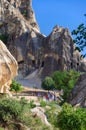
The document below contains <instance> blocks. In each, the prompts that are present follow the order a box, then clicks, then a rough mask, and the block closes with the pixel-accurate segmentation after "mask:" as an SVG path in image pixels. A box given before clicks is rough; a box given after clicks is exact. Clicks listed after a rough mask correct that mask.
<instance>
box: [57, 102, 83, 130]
mask: <svg viewBox="0 0 86 130" xmlns="http://www.w3.org/2000/svg"><path fill="white" fill-rule="evenodd" d="M57 125H58V127H59V128H60V130H85V129H86V109H84V108H74V107H72V106H71V105H69V104H67V103H65V104H64V105H63V107H62V111H61V112H60V113H59V114H58V116H57Z"/></svg>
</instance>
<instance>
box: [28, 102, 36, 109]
mask: <svg viewBox="0 0 86 130" xmlns="http://www.w3.org/2000/svg"><path fill="white" fill-rule="evenodd" d="M29 106H30V108H34V107H36V105H35V104H34V100H31V101H30V102H29Z"/></svg>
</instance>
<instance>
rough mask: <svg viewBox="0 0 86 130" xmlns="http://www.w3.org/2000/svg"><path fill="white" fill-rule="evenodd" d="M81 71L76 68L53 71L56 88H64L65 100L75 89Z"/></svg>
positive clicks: (63, 96)
mask: <svg viewBox="0 0 86 130" xmlns="http://www.w3.org/2000/svg"><path fill="white" fill-rule="evenodd" d="M79 76H80V73H79V72H77V71H74V70H70V71H56V72H54V73H53V75H52V78H53V80H54V82H55V88H56V89H59V90H61V89H62V90H63V95H62V98H63V99H64V100H63V102H64V101H66V100H67V98H68V96H69V93H70V92H71V90H72V89H73V87H74V85H75V84H76V82H77V80H78V78H79Z"/></svg>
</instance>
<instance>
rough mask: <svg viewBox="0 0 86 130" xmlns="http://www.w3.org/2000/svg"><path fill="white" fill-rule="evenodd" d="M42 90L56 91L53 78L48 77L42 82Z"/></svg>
mask: <svg viewBox="0 0 86 130" xmlns="http://www.w3.org/2000/svg"><path fill="white" fill-rule="evenodd" d="M42 88H43V89H45V90H51V89H54V81H53V79H52V78H51V77H48V76H47V77H46V78H45V79H44V80H43V82H42Z"/></svg>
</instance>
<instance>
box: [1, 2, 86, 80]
mask: <svg viewBox="0 0 86 130" xmlns="http://www.w3.org/2000/svg"><path fill="white" fill-rule="evenodd" d="M0 1H1V4H0V37H1V39H2V40H4V41H5V44H6V46H7V47H8V49H9V51H10V52H11V54H12V55H13V56H14V57H15V58H16V60H17V62H18V65H19V72H21V74H22V75H23V76H26V75H28V74H30V73H32V72H34V71H36V70H38V71H37V72H38V75H39V76H40V77H41V78H44V77H45V76H48V75H51V74H52V73H53V72H54V71H55V70H69V69H75V70H80V71H86V61H85V60H83V59H81V55H80V53H79V52H78V51H75V47H74V44H73V41H72V38H71V35H70V33H69V31H68V29H65V28H63V27H58V26H55V27H54V28H53V31H52V32H51V33H50V35H49V36H48V37H45V36H44V35H43V34H41V33H40V30H39V27H38V25H37V22H36V19H35V15H34V12H33V9H32V5H31V2H32V1H31V0H0Z"/></svg>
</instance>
